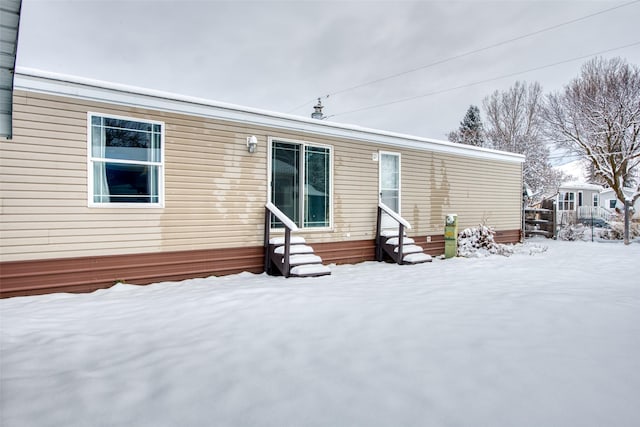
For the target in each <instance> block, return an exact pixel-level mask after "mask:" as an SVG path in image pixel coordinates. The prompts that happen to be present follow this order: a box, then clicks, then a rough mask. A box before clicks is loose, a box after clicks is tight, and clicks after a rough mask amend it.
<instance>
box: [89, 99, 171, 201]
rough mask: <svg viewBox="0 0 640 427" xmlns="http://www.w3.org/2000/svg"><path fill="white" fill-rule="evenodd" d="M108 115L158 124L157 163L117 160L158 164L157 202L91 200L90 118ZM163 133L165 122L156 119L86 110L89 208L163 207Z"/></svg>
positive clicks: (112, 117) (125, 161) (114, 117)
mask: <svg viewBox="0 0 640 427" xmlns="http://www.w3.org/2000/svg"><path fill="white" fill-rule="evenodd" d="M96 116H97V117H108V118H110V119H117V120H128V121H132V122H141V123H149V124H154V125H160V126H161V129H162V131H161V132H160V164H159V165H158V164H157V163H155V162H138V161H129V160H118V163H123V164H127V163H129V164H138V165H141V164H149V165H154V166H158V168H159V173H158V176H159V177H158V180H159V182H158V199H159V201H158V203H122V202H120V203H97V202H94V201H93V159H92V156H91V151H92V146H91V145H92V141H91V121H92V120H91V118H92V117H96ZM164 134H165V123H164V122H162V121H157V120H148V119H140V118H137V117H128V116H119V115H117V114H110V113H99V112H94V111H89V112H87V185H88V187H87V206H88V207H90V208H112V209H113V208H116V209H120V208H125V209H159V208H164V167H165V158H164V139H165V138H164Z"/></svg>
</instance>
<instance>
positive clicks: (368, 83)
mask: <svg viewBox="0 0 640 427" xmlns="http://www.w3.org/2000/svg"><path fill="white" fill-rule="evenodd" d="M639 2H640V0H634V1H630V2H627V3H623V4H620V5H617V6H613V7H610V8H607V9H603V10H600V11H598V12H594V13H590V14H588V15H584V16H581V17H579V18H575V19H571V20H569V21H565V22H561V23H559V24H555V25H551V26H549V27H544V28H541V29H539V30H536V31H533V32H531V33H526V34H523V35H521V36H517V37H514V38H511V39H507V40H503V41H500V42H497V43H494V44H491V45H487V46H484V47H481V48H478V49H474V50H470V51H468V52H464V53H460V54H457V55H454V56H450V57H448V58H444V59H441V60H438V61H435V62H431V63H429V64H426V65H422V66H419V67H415V68H412V69H409V70H406V71H401V72H399V73H395V74H391V75H388V76H385V77H380V78H378V79H374V80H370V81H367V82H364V83H360V84H357V85H354V86H350V87H347V88H343V89H340V90H337V91H334V92H331V93H328V94H326V95H324V96H321V97H320V98H325V99H326V98H329V97H330V96H334V95H338V94H341V93H345V92H349V91H352V90H355V89H359V88H361V87H365V86H369V85H372V84H375V83H380V82H383V81H386V80H390V79H394V78H396V77H400V76H404V75H406V74H410V73H414V72H416V71H420V70H424V69H426V68H430V67H434V66H436V65H441V64H444V63H447V62H451V61H454V60H456V59H460V58H463V57H465V56H469V55H473V54H476V53H480V52H484V51H486V50H489V49H493V48H496V47H499V46H503V45H505V44H509V43H513V42H515V41H518V40H522V39H525V38H528V37H532V36H535V35H538V34H541V33H545V32H547V31H551V30H555V29H558V28H560V27H564V26H566V25H570V24H574V23H576V22H580V21H583V20H585V19H589V18H593V17H594V16H598V15H602V14H604V13H607V12H611V11H612V10H616V9H620V8H623V7H626V6H630V5H632V4H635V3H639ZM316 99H318V97H314V99H312V100H310V101H305V102H304V103H302V104H300V105H298V106H297V107H295V108H293V109H291V110H289V111H287V112H288V113H292V112H294V111H296V110H298V109H299V108H302V107H304V106H305V105H308V104H309V103H313V102H315V101H316ZM334 115H335V114H334Z"/></svg>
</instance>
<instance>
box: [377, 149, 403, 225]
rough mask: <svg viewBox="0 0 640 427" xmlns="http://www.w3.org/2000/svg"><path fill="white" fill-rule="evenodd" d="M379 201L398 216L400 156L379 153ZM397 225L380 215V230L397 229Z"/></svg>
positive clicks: (397, 154)
mask: <svg viewBox="0 0 640 427" xmlns="http://www.w3.org/2000/svg"><path fill="white" fill-rule="evenodd" d="M379 158H380V161H379V164H380V172H379V178H380V179H379V181H380V185H379V193H380V201H381V202H382V203H384V204H385V205H387V206H388V207H390V208H391V210H393V211H394V212H396V213H398V214H400V154H399V153H388V152H382V151H381V152H380V157H379ZM397 227H398V223H397V222H396V221H394V220H393V219H391V217H390V216H389V215H386V214H384V213H383V214H382V228H397Z"/></svg>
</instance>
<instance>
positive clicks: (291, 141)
mask: <svg viewBox="0 0 640 427" xmlns="http://www.w3.org/2000/svg"><path fill="white" fill-rule="evenodd" d="M274 141H275V142H284V143H287V144H297V145H300V146H301V148H302V153H304V152H305V150H304V149H305V148H306V147H318V148H327V149H328V150H329V175H330V176H329V226H327V227H304V220H301V224H296V225H297V226H298V227H299V228H300V230H301V231H305V232H327V231H333V227H334V222H333V211H334V200H335V199H334V195H333V181H334V168H333V151H334V148H333V145H328V144H320V143H315V142H309V141H303V140H298V139H289V138H278V137H275V136H269V137H267V145H268V147H267V153H268V154H267V184H268V185H267V201H268V202H269V203H272V202H273V201H272V200H271V186H272V185H273V183H272V182H271V173H272V171H271V168H272V164H271V163H272V160H271V158H272V150H273V142H274ZM303 158H304V156H303ZM305 166H306V165H305V162H304V161H303V162H302V166H301V169H300V185H299V188H300V189H301V190H300V191H304V177H305ZM299 199H300V200H299V202H298V203H299V206H298V209H300V213H301V218H304V194H301V195H300V198H299ZM279 230H282V228H271V231H279Z"/></svg>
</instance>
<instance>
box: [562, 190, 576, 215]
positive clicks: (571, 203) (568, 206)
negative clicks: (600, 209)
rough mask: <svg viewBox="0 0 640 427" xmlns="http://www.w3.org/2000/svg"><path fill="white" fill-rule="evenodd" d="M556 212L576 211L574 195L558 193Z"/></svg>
mask: <svg viewBox="0 0 640 427" xmlns="http://www.w3.org/2000/svg"><path fill="white" fill-rule="evenodd" d="M558 210H561V211H574V210H576V193H562V192H561V193H560V194H559V196H558Z"/></svg>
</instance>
